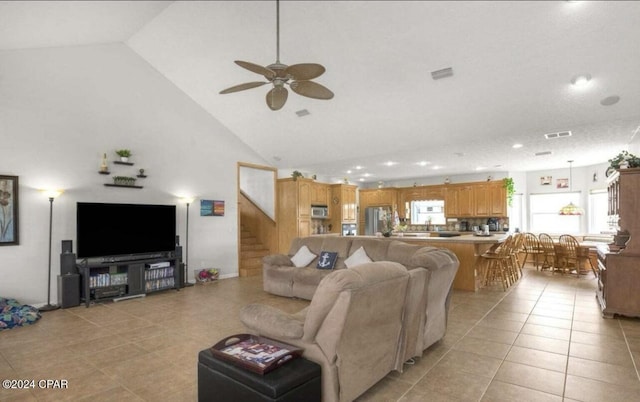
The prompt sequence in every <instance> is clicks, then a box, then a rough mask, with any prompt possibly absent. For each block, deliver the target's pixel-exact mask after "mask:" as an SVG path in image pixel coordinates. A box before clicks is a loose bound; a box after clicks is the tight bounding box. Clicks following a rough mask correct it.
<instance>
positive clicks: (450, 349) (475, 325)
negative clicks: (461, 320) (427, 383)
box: [398, 287, 513, 401]
mask: <svg viewBox="0 0 640 402" xmlns="http://www.w3.org/2000/svg"><path fill="white" fill-rule="evenodd" d="M512 291H513V287H510V288H509V291H508V292H505V294H504V296H502V297H501V298H500V300H498V301H496V302H495V304H494V305H493V307H491V308H490V309H489V310H488V311H487V312H486V313H485V314H484V315H483V316H482V317H480V318H479V319H478V320H477V321H476V323H475V324H473V326H472V327H471V328H469V329H468V330H467V332H465V333H464V335H462V336H461V337H460V339H458V340H457V341H456V342H455V343H454V344H453V345H451V347H450V348H449V349H448V350H447V351H446V352H445V353H443V354H442V356H440V358H439V359H438V360H436V362H435V363H434V364H433V366H432V367H430V368H429V370H427V371H425V373H424V374H423V375H422V376H421V377H420V378H419V379H418V380H417V381H416V383H415V384H413V385H412V386H411V387H409V389H408V390H407V391H405V392H404V393H403V394H402V395H400V398H398V401H400V400H401V399H402V398H404V396H405V395H407V394H408V393H409V392H411V390H412V389H413V388H414V387H415V386H416V384H418V383H419V382H420V381H422V380H423V379H424V377H426V376H427V374H429V373H430V372H431V370H433V368H434V367H435V366H437V365H438V363H440V361H441V360H442V359H444V357H445V356H446V355H448V354H449V352H451V351H452V350H453V348H454V347H455V346H456V345H457V344H458V343H459V342H460V341H461V340H462V339H463V338H464V337H465V336H467V335H468V334H469V333H470V332H471V331H473V329H474V328H475V327H477V326H478V323H479V322H480V321H482V320H484V319H485V318H486V317H487V315H489V313H491V312H492V311H493V310H494V309H495V308H496V307H497V306H498V304H500V303H502V301H503V300H504V299H505V298H506V297H507V296H508V295H510V294H511V292H512ZM447 315H448V312H447ZM445 335H446V332H445ZM423 353H424V351H423ZM503 361H504V359H503ZM494 376H495V374H494ZM491 381H493V377H492V378H491ZM485 392H486V390H485ZM482 396H484V392H483V393H482V395H481V398H480V399H482Z"/></svg>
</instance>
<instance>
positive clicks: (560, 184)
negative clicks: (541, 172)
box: [556, 179, 569, 188]
mask: <svg viewBox="0 0 640 402" xmlns="http://www.w3.org/2000/svg"><path fill="white" fill-rule="evenodd" d="M556 188H569V179H558V180H557V181H556Z"/></svg>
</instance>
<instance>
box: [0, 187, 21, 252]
mask: <svg viewBox="0 0 640 402" xmlns="http://www.w3.org/2000/svg"><path fill="white" fill-rule="evenodd" d="M18 239H19V237H18V176H2V175H0V246H11V245H17V244H19V242H18Z"/></svg>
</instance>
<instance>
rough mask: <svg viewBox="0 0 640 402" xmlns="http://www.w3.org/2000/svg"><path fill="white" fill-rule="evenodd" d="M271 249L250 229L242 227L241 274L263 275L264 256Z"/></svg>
mask: <svg viewBox="0 0 640 402" xmlns="http://www.w3.org/2000/svg"><path fill="white" fill-rule="evenodd" d="M266 255H269V249H268V248H267V247H265V246H264V245H263V244H261V243H259V242H258V240H257V238H256V237H255V236H254V235H253V233H251V231H250V230H248V229H247V228H245V227H244V225H241V227H240V270H239V271H240V272H239V274H240V276H257V275H262V258H263V257H264V256H266Z"/></svg>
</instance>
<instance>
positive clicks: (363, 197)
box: [359, 188, 398, 210]
mask: <svg viewBox="0 0 640 402" xmlns="http://www.w3.org/2000/svg"><path fill="white" fill-rule="evenodd" d="M359 194H360V209H361V210H363V209H364V208H367V207H379V206H394V205H397V204H398V195H397V190H396V189H395V188H374V189H362V190H360V192H359Z"/></svg>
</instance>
